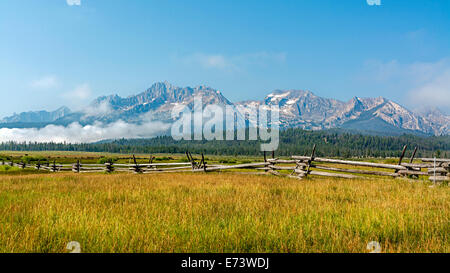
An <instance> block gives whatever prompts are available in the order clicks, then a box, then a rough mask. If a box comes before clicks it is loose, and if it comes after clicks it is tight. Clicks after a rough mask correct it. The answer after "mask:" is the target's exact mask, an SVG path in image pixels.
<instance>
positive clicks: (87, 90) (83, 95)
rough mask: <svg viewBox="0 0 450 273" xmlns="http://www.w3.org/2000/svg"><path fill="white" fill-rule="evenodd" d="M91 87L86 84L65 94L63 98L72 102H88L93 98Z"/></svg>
mask: <svg viewBox="0 0 450 273" xmlns="http://www.w3.org/2000/svg"><path fill="white" fill-rule="evenodd" d="M91 94H92V92H91V87H90V86H89V84H87V83H85V84H82V85H79V86H77V87H75V89H73V90H71V91H69V92H67V93H64V94H63V97H64V98H66V99H70V100H74V99H75V100H86V99H88V98H90V97H91Z"/></svg>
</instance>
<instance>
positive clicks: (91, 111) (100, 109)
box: [82, 101, 113, 117]
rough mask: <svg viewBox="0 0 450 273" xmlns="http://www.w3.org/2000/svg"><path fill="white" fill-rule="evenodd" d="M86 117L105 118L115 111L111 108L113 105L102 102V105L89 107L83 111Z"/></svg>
mask: <svg viewBox="0 0 450 273" xmlns="http://www.w3.org/2000/svg"><path fill="white" fill-rule="evenodd" d="M82 112H83V113H84V116H85V117H94V116H105V115H108V114H111V113H112V112H113V109H112V108H111V104H110V103H109V102H107V101H102V102H101V103H100V104H98V105H95V106H87V107H85V108H84V109H82Z"/></svg>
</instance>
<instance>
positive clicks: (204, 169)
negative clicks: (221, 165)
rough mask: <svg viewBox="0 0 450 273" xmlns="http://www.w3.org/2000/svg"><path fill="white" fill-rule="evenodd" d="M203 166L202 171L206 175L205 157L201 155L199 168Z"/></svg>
mask: <svg viewBox="0 0 450 273" xmlns="http://www.w3.org/2000/svg"><path fill="white" fill-rule="evenodd" d="M202 164H203V171H204V172H205V173H206V162H205V156H204V155H203V153H202V163H201V164H200V167H201V166H202Z"/></svg>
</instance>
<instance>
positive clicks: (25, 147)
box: [0, 129, 450, 158]
mask: <svg viewBox="0 0 450 273" xmlns="http://www.w3.org/2000/svg"><path fill="white" fill-rule="evenodd" d="M280 142H281V143H280V146H279V149H278V150H277V152H276V153H277V155H282V156H289V155H294V154H296V155H303V154H308V153H310V151H311V149H312V147H313V145H314V144H317V152H316V154H317V155H318V156H325V155H326V156H337V157H395V156H398V155H399V153H400V152H401V150H402V148H403V146H404V145H408V147H409V148H408V149H409V150H412V149H414V147H419V150H418V153H417V156H419V157H420V156H422V157H432V156H437V157H446V158H449V157H450V136H438V137H419V136H413V135H402V136H389V137H388V136H373V135H363V134H354V133H349V132H341V131H336V130H329V131H305V130H301V129H287V130H284V131H282V132H281V133H280ZM0 150H8V151H86V152H111V153H184V152H185V151H186V150H189V151H190V152H192V153H201V152H204V153H206V154H214V155H260V154H261V152H260V142H259V141H174V140H173V139H172V138H171V137H169V136H161V137H157V138H153V139H120V140H114V141H108V142H103V143H93V144H68V143H15V142H7V143H2V144H0Z"/></svg>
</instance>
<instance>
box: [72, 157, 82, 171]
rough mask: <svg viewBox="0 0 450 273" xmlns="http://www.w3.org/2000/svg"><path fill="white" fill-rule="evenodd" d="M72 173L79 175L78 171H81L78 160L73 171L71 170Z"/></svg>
mask: <svg viewBox="0 0 450 273" xmlns="http://www.w3.org/2000/svg"><path fill="white" fill-rule="evenodd" d="M72 170H73V171H74V172H76V173H80V171H81V164H80V160H79V159H78V160H77V163H76V164H75V168H74V169H72Z"/></svg>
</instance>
